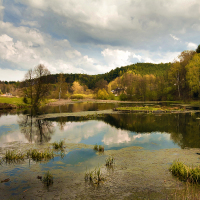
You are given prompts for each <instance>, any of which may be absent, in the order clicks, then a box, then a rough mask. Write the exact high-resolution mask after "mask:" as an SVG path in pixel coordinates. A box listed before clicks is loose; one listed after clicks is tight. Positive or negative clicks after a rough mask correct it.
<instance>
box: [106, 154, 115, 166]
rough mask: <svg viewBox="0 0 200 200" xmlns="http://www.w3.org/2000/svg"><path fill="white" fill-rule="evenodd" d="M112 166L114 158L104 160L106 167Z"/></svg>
mask: <svg viewBox="0 0 200 200" xmlns="http://www.w3.org/2000/svg"><path fill="white" fill-rule="evenodd" d="M113 164H114V158H113V157H111V156H110V157H108V158H106V167H111V166H112V165H113Z"/></svg>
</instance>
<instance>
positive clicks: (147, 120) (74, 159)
mask: <svg viewBox="0 0 200 200" xmlns="http://www.w3.org/2000/svg"><path fill="white" fill-rule="evenodd" d="M121 105H122V106H123V105H125V104H113V103H112V104H108V103H107V104H106V103H104V104H95V103H83V104H81V103H78V104H76V103H75V104H70V105H65V106H60V107H59V106H57V107H50V108H49V107H45V108H42V109H41V110H40V111H39V112H40V113H41V114H48V113H57V112H62V113H65V112H80V111H91V110H95V111H97V110H105V109H110V108H114V107H117V106H121ZM129 106H130V105H129ZM30 113H31V112H30V111H29V110H27V111H23V112H19V113H12V114H9V113H2V114H1V117H0V158H2V157H3V156H4V154H5V151H6V150H8V149H15V150H21V151H24V152H25V151H27V150H28V149H30V148H32V149H33V148H37V149H45V148H47V147H48V148H49V147H50V148H52V145H51V144H52V143H53V142H59V141H61V140H63V141H64V142H65V150H64V153H63V155H62V156H61V152H60V151H55V152H54V153H55V155H56V156H55V157H54V159H51V160H49V161H45V162H34V161H30V160H25V161H24V162H23V163H20V164H18V163H14V164H6V163H4V162H3V164H2V165H0V181H1V180H4V179H6V178H9V179H10V181H8V182H3V183H1V184H0V189H1V190H2V191H4V197H5V199H9V198H12V197H14V198H15V197H18V196H19V195H22V194H23V192H24V191H26V190H31V191H34V188H37V189H38V187H39V188H40V189H41V186H42V185H43V184H42V182H41V181H40V180H38V179H37V176H38V175H41V176H43V175H44V173H45V172H47V171H50V172H51V173H52V174H53V176H54V180H55V182H56V181H57V182H59V181H61V180H62V177H65V179H66V180H68V181H69V180H70V181H72V180H73V181H74V180H76V181H78V182H80V181H81V183H82V181H83V180H84V173H85V172H86V169H87V170H94V169H95V168H98V167H100V168H101V167H102V166H104V165H105V159H106V157H107V155H104V154H100V155H99V154H98V153H96V152H95V151H93V149H92V148H93V145H95V144H98V145H103V146H104V148H105V150H119V149H122V148H125V147H132V146H139V147H143V149H144V150H151V151H154V150H160V149H171V148H178V149H181V148H182V149H184V148H186V147H189V148H199V147H200V129H199V127H200V120H199V118H200V114H199V113H192V114H191V113H174V114H162V115H156V114H143V113H139V114H105V115H100V116H95V117H88V116H85V117H84V116H82V117H78V116H71V117H70V116H68V117H56V118H38V117H37V116H32V115H30ZM72 144H73V145H72ZM83 144H85V146H84V145H83ZM77 174H79V176H78V175H77ZM77 177H78V178H77ZM80 177H81V178H80ZM73 181H72V182H73ZM54 185H55V184H54ZM54 187H55V186H54ZM42 188H43V187H42ZM46 190H47V189H46V188H45V187H44V188H43V189H41V190H40V191H41V193H44V192H45V191H46ZM39 197H40V195H39V194H38V198H39Z"/></svg>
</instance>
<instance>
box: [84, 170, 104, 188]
mask: <svg viewBox="0 0 200 200" xmlns="http://www.w3.org/2000/svg"><path fill="white" fill-rule="evenodd" d="M84 179H85V181H90V183H92V184H99V183H100V181H102V180H103V177H102V175H101V170H100V168H98V170H97V169H95V170H94V171H89V172H86V173H85V177H84Z"/></svg>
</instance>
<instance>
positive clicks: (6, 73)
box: [0, 68, 26, 81]
mask: <svg viewBox="0 0 200 200" xmlns="http://www.w3.org/2000/svg"><path fill="white" fill-rule="evenodd" d="M25 73H26V71H20V70H15V69H14V70H12V69H2V68H0V80H1V81H22V80H23V78H24V75H25Z"/></svg>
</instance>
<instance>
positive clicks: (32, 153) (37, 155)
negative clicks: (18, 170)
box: [27, 149, 54, 161]
mask: <svg viewBox="0 0 200 200" xmlns="http://www.w3.org/2000/svg"><path fill="white" fill-rule="evenodd" d="M27 157H28V158H32V159H33V160H35V161H41V160H50V159H52V158H54V154H53V151H50V150H46V151H44V152H42V151H41V152H40V151H38V150H36V149H33V150H29V151H28V152H27Z"/></svg>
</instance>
